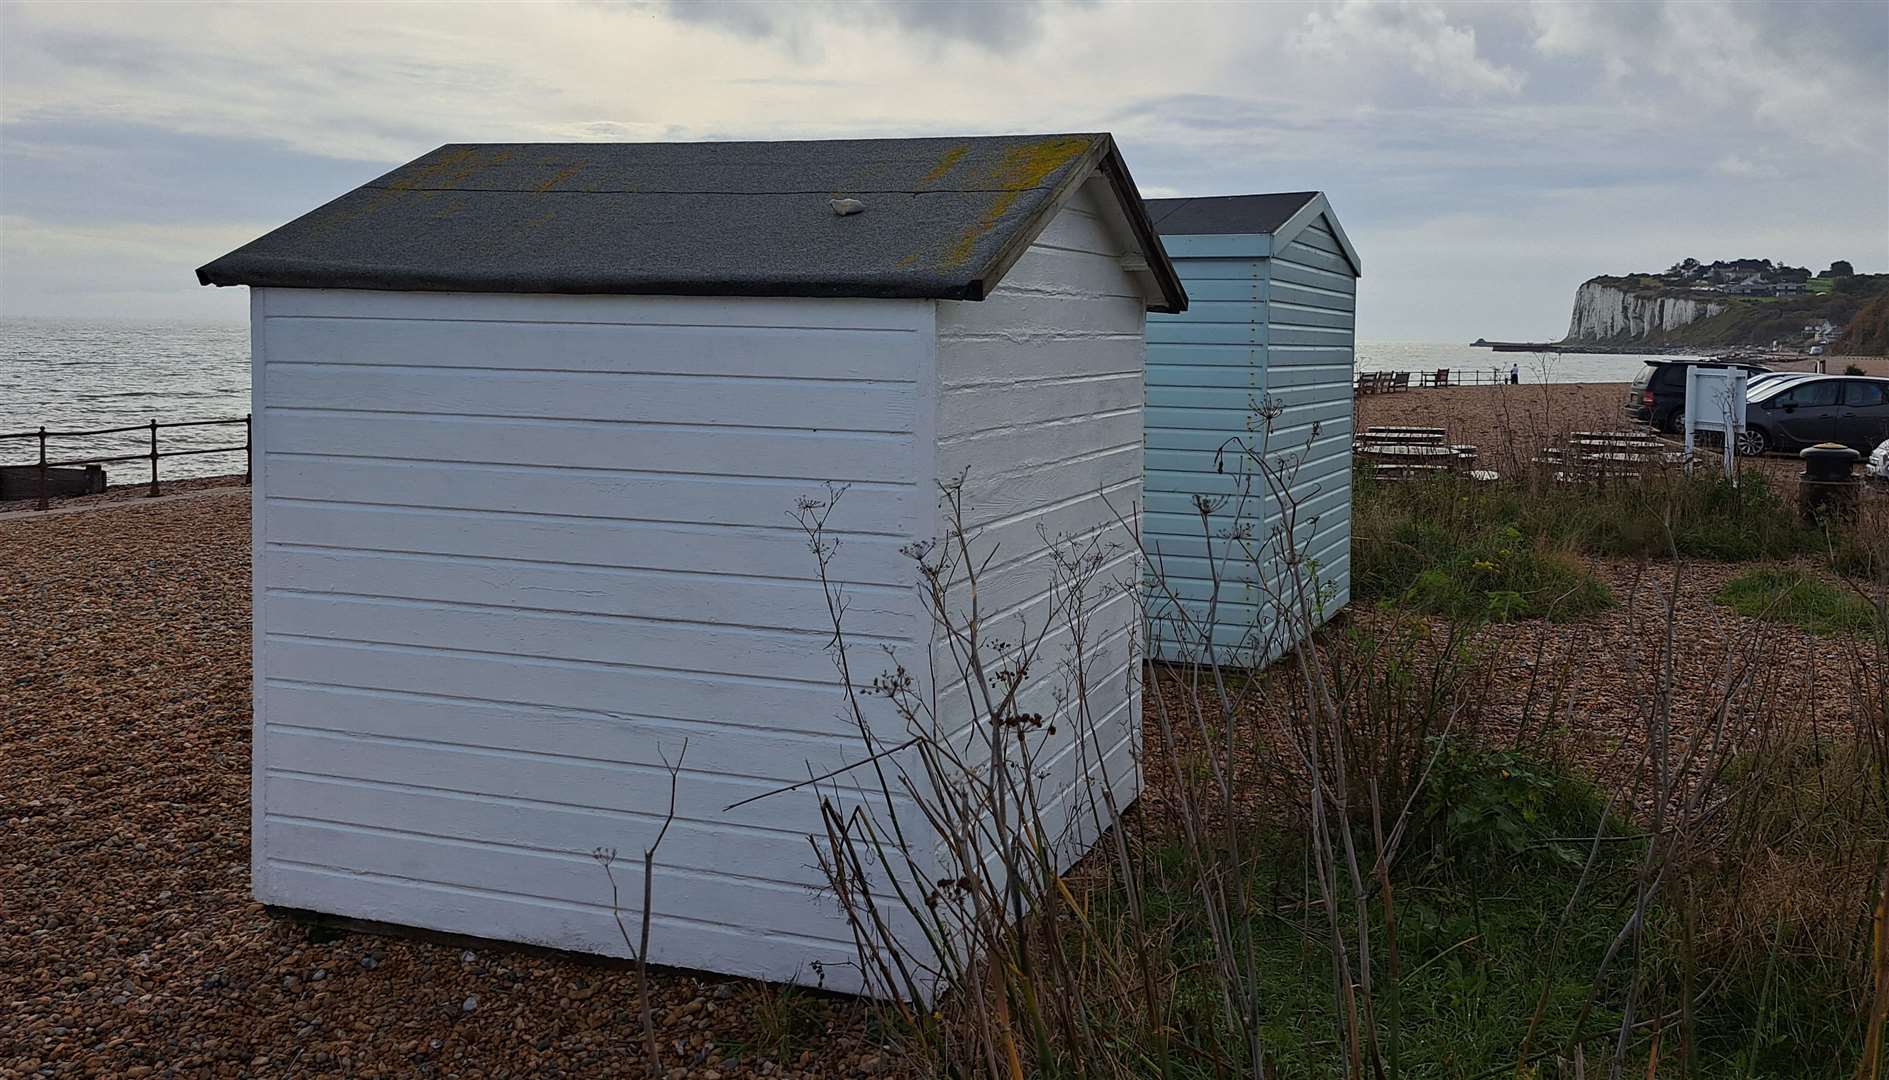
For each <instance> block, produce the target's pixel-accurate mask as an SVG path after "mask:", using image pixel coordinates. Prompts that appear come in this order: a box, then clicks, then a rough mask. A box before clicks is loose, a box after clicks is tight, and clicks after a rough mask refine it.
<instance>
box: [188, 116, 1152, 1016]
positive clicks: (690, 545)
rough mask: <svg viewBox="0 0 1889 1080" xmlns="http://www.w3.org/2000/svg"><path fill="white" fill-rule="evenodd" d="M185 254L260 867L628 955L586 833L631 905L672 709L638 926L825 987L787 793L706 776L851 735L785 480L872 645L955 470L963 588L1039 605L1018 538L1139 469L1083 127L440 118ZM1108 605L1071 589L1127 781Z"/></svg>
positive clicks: (908, 591) (1066, 759)
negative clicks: (991, 133)
mask: <svg viewBox="0 0 1889 1080" xmlns="http://www.w3.org/2000/svg"><path fill="white" fill-rule="evenodd" d="M848 200H850V201H848ZM198 277H199V279H200V280H201V281H202V282H204V283H205V284H214V285H247V286H250V287H251V323H252V342H253V344H252V348H253V372H254V390H253V393H254V408H255V441H256V445H257V450H256V456H255V467H254V502H253V528H254V603H255V630H254V633H255V637H254V658H255V686H254V691H255V726H254V737H255V742H254V777H253V834H252V835H253V846H252V851H253V856H252V873H253V888H254V891H255V895H256V897H257V898H258V899H259V900H261V901H263V902H264V903H267V904H270V905H277V906H280V907H283V908H289V909H302V910H308V911H314V912H321V913H328V914H332V915H339V916H345V917H351V918H356V919H363V920H373V921H378V922H384V923H390V924H402V925H406V926H412V927H422V928H427V929H431V930H436V931H447V932H453V933H460V934H467V935H475V936H479V937H486V938H497V939H506V940H511V941H519V942H529V943H533V944H537V945H545V946H553V947H559V948H566V949H575V950H584V951H590V952H596V953H607V954H617V955H622V954H624V953H625V952H626V949H625V947H624V943H623V939H622V937H621V936H620V934H619V931H618V926H617V915H616V913H614V912H613V909H612V905H611V889H610V886H609V883H608V882H607V881H606V879H605V877H604V875H603V874H602V872H601V870H600V868H599V867H598V865H597V864H596V862H594V861H593V860H592V858H591V857H590V855H589V853H590V852H592V851H593V850H594V849H598V848H614V849H618V850H620V851H621V852H623V853H625V855H626V856H628V857H627V858H626V860H625V861H624V862H623V863H621V864H619V865H618V866H617V868H616V875H617V878H618V881H619V883H620V884H621V885H622V888H621V893H620V895H621V897H622V911H621V914H622V916H623V918H624V919H625V920H627V921H628V923H629V925H631V926H632V927H634V926H635V922H636V920H637V919H638V918H639V914H640V913H639V911H638V910H637V909H638V908H639V907H640V904H641V896H642V881H641V866H640V852H641V851H642V850H643V848H644V847H645V846H646V845H647V844H648V843H649V842H650V841H651V839H652V837H653V836H654V835H655V833H656V830H657V829H659V828H660V827H661V825H662V823H663V821H664V820H665V817H666V812H667V807H668V803H669V797H670V796H669V792H670V785H669V774H668V772H667V771H666V769H665V767H664V762H665V760H668V761H671V762H673V761H675V760H676V758H677V756H678V755H679V753H680V751H681V747H682V745H683V742H684V740H685V739H686V740H687V741H688V752H687V758H686V762H685V763H684V766H683V769H682V771H681V773H680V775H679V777H678V781H677V795H676V798H677V808H676V815H675V820H674V822H673V824H672V826H671V827H670V831H669V834H668V836H667V838H666V840H665V843H664V845H663V847H662V848H661V849H660V851H659V853H658V856H657V870H656V874H655V880H654V882H653V885H654V890H653V891H654V896H655V900H654V903H653V904H652V905H651V906H652V909H653V911H652V916H651V918H652V923H653V927H654V933H653V942H652V952H651V957H650V959H651V960H652V961H654V962H657V963H663V964H671V965H678V966H683V967H690V968H697V969H706V970H712V971H718V972H728V973H736V974H742V975H754V976H762V977H766V978H771V979H778V980H796V981H801V982H814V981H823V982H824V984H825V985H827V986H830V987H837V988H841V989H845V988H849V987H851V986H854V985H856V980H857V972H855V971H854V970H853V969H852V968H851V967H849V964H850V962H851V961H852V958H853V945H852V941H853V938H852V935H851V933H850V932H849V930H848V928H847V926H846V925H845V923H844V922H843V921H842V920H841V918H840V917H839V916H838V914H837V913H836V911H835V909H834V905H833V902H832V900H831V899H830V898H823V897H820V896H817V895H816V894H815V892H814V889H815V887H817V886H819V885H821V884H822V881H821V879H820V875H819V873H818V871H817V870H816V869H814V863H815V859H814V856H813V851H812V850H811V847H810V844H809V841H808V836H809V834H812V833H815V832H818V831H819V830H820V825H819V819H818V813H817V808H816V805H815V802H814V797H813V796H812V795H811V794H810V793H805V792H802V793H798V794H789V795H777V796H774V797H771V798H768V799H764V800H761V801H760V802H756V803H751V804H748V805H746V806H743V807H740V808H738V809H734V810H728V809H725V808H727V807H729V806H730V805H731V804H735V803H737V802H739V801H741V800H743V799H746V798H748V797H750V796H753V795H757V794H760V793H762V792H766V791H769V790H773V789H776V788H779V787H780V786H782V785H783V784H788V783H792V782H795V781H804V780H806V779H807V778H808V777H809V776H810V775H818V774H823V773H826V772H828V771H829V770H832V769H835V768H838V767H840V766H842V765H845V764H847V763H849V762H854V761H857V760H858V759H859V757H860V746H861V740H860V736H859V733H858V731H857V730H856V729H855V727H854V725H853V724H852V722H851V721H849V720H848V719H847V718H846V715H845V709H844V706H843V701H842V695H841V692H840V691H839V689H838V687H837V686H836V681H837V680H836V676H835V673H834V668H833V664H832V660H831V658H830V657H829V656H828V655H827V653H826V651H825V645H826V642H827V639H828V637H829V636H830V626H829V624H828V621H827V619H828V616H827V610H826V605H825V600H824V594H823V592H822V590H821V587H820V585H819V584H818V582H817V580H816V566H815V563H814V560H813V557H812V556H811V555H810V554H809V552H808V550H807V545H806V542H805V538H804V537H802V536H801V535H800V534H799V532H798V531H797V530H796V529H795V528H794V526H793V523H792V521H791V520H790V518H789V513H790V512H791V511H792V510H793V508H794V506H795V503H796V500H797V499H798V498H801V497H803V496H808V495H816V496H817V495H820V494H821V493H822V486H823V485H824V484H825V483H827V482H837V483H842V484H848V485H851V487H850V490H849V491H848V492H847V494H846V495H845V496H844V497H843V498H842V499H841V501H840V503H839V504H838V507H837V509H836V510H835V512H834V515H833V518H832V520H831V521H830V522H829V526H830V527H831V528H832V529H833V530H834V535H835V536H836V537H837V538H839V539H840V540H841V541H842V546H841V547H840V549H839V551H838V553H837V555H836V556H835V558H834V562H833V573H834V575H835V576H837V577H838V578H840V579H843V581H844V582H845V586H844V587H845V589H846V590H847V595H848V597H849V602H850V605H851V607H850V611H849V614H848V617H847V623H848V629H849V631H850V632H851V634H852V635H854V640H855V641H856V642H857V643H860V644H861V645H862V646H863V647H867V648H869V649H870V650H871V653H872V657H873V658H869V659H867V660H863V661H860V660H856V661H855V663H856V665H858V666H859V667H863V668H866V669H867V674H871V673H876V672H877V671H879V670H881V669H882V668H883V666H884V660H883V658H882V654H881V653H880V651H879V649H878V646H880V645H886V646H891V647H893V648H894V649H896V650H901V651H904V650H916V651H917V653H918V654H919V655H920V656H922V655H923V652H924V650H926V649H927V648H928V647H929V646H928V644H927V642H928V634H929V629H930V624H929V621H928V618H927V615H926V613H925V612H924V610H923V608H922V605H921V604H920V602H919V600H918V598H917V596H916V595H915V590H914V589H913V585H914V581H915V574H914V568H913V566H912V564H911V562H910V561H909V559H908V558H906V557H904V556H902V555H901V554H900V549H901V547H903V546H905V545H907V544H910V543H912V542H914V541H920V540H924V539H927V538H932V537H937V536H939V535H940V534H941V533H942V532H943V531H944V528H945V522H944V520H943V518H942V516H941V511H940V509H939V505H938V487H937V485H938V483H939V482H940V481H941V480H944V479H948V478H950V477H953V476H956V475H958V474H960V473H965V472H968V474H969V481H970V483H969V487H968V494H967V496H966V501H967V503H968V506H969V510H970V515H969V516H970V524H972V525H974V526H976V527H977V528H978V530H979V531H978V534H977V539H976V546H977V548H978V550H980V551H991V550H996V551H997V552H998V554H997V556H996V559H995V563H994V567H993V575H994V576H993V577H992V580H993V581H994V582H996V583H997V584H996V585H995V586H994V588H995V589H996V593H995V594H994V595H991V596H986V597H984V598H983V602H984V603H985V604H987V605H991V609H992V610H998V609H1001V610H1005V611H1011V612H1014V613H1016V615H1017V616H1018V618H1019V619H1021V620H1023V621H1025V622H1027V621H1028V620H1029V619H1030V618H1031V617H1033V616H1035V617H1036V619H1037V621H1038V622H1039V623H1040V622H1041V621H1042V620H1041V614H1040V613H1041V612H1042V610H1044V608H1045V604H1046V593H1047V590H1048V589H1049V587H1050V580H1051V574H1050V570H1049V567H1048V564H1047V561H1046V560H1045V559H1044V557H1043V555H1042V554H1041V543H1040V541H1039V540H1038V537H1039V534H1040V533H1041V534H1048V535H1062V534H1072V535H1079V534H1094V533H1097V532H1100V531H1106V530H1108V529H1111V528H1119V527H1121V526H1120V525H1119V521H1118V518H1117V516H1116V515H1117V513H1118V512H1125V511H1126V510H1127V509H1128V508H1129V507H1131V506H1132V505H1134V504H1135V503H1136V502H1137V501H1138V499H1139V496H1140V485H1141V470H1142V454H1141V448H1142V399H1143V390H1142V365H1143V356H1144V351H1145V346H1144V339H1143V329H1144V313H1145V312H1146V311H1148V310H1155V311H1168V312H1173V311H1179V310H1182V309H1183V308H1184V307H1185V305H1186V297H1185V294H1184V292H1183V291H1182V289H1181V287H1180V284H1179V279H1178V278H1177V277H1176V275H1175V273H1174V270H1173V267H1172V266H1171V265H1170V264H1169V262H1168V260H1167V259H1166V257H1165V256H1164V255H1163V253H1162V249H1161V245H1160V241H1159V240H1158V239H1157V237H1156V235H1155V233H1154V231H1153V230H1152V228H1151V226H1150V224H1149V222H1148V219H1147V217H1146V213H1145V210H1144V208H1143V206H1142V203H1141V201H1140V199H1139V198H1138V197H1137V196H1136V193H1135V187H1134V184H1133V182H1132V181H1131V180H1130V178H1129V176H1128V173H1127V170H1126V168H1125V167H1124V165H1123V163H1122V160H1121V158H1120V156H1119V154H1118V152H1117V151H1116V149H1115V146H1114V143H1113V140H1112V139H1111V138H1110V137H1109V136H1107V135H1070V136H1040V137H1022V136H1018V137H999V138H970V139H910V140H864V141H840V142H798V143H707V144H573V145H459V146H446V147H442V148H440V149H439V150H436V151H434V152H432V153H430V154H427V155H425V156H424V157H421V158H419V159H418V160H416V161H414V162H412V163H410V164H408V165H404V166H402V167H400V168H398V169H396V170H394V171H393V172H391V173H388V174H387V175H386V176H383V177H381V178H380V179H378V180H375V181H373V182H372V183H369V184H367V185H365V186H363V187H361V188H359V189H357V190H355V191H353V192H350V193H348V194H346V195H343V196H342V197H340V198H339V199H336V200H335V201H333V202H331V203H328V204H327V205H325V206H323V207H321V208H319V209H316V210H314V211H313V212H311V213H309V214H307V215H305V216H303V217H301V218H298V219H296V220H295V221H293V222H291V223H289V224H287V225H285V226H283V227H282V228H280V229H277V230H276V231H274V232H271V233H269V234H268V235H266V236H264V237H262V238H261V239H259V240H256V241H255V242H253V243H251V244H249V245H247V246H245V247H243V248H240V249H238V250H237V251H235V252H232V253H231V254H229V255H226V256H224V257H223V258H220V259H218V260H216V261H215V262H212V263H210V264H209V265H207V266H205V267H203V268H202V269H201V270H199V271H198ZM1126 557H1127V556H1124V558H1126ZM1123 565H1124V566H1126V565H1127V564H1125V563H1124V564H1123ZM1135 625H1136V614H1135V611H1134V605H1133V604H1132V602H1130V601H1129V599H1128V598H1126V597H1120V596H1110V597H1109V598H1107V599H1098V600H1097V602H1096V610H1095V611H1094V612H1093V613H1092V624H1091V636H1092V637H1093V639H1094V643H1093V644H1092V646H1091V648H1090V650H1089V653H1088V655H1089V662H1090V663H1091V665H1092V666H1093V670H1092V671H1091V672H1090V675H1089V683H1090V685H1091V686H1092V687H1094V688H1095V690H1094V694H1095V695H1097V696H1094V697H1092V700H1091V701H1090V707H1091V710H1092V711H1093V712H1094V715H1096V716H1097V717H1100V718H1101V724H1100V729H1101V730H1103V731H1104V732H1105V733H1106V734H1107V739H1106V740H1105V743H1104V744H1103V745H1105V749H1106V753H1105V754H1104V755H1103V756H1104V757H1105V758H1106V759H1107V760H1106V762H1103V763H1102V764H1109V765H1111V767H1112V769H1113V772H1112V776H1113V777H1114V779H1115V792H1114V797H1115V799H1116V800H1117V801H1118V802H1119V803H1120V804H1126V802H1127V801H1128V800H1129V799H1130V798H1132V797H1133V794H1134V784H1135V780H1134V777H1133V767H1132V763H1131V761H1132V756H1133V752H1134V748H1135V745H1136V736H1137V733H1138V730H1139V716H1138V711H1139V703H1138V700H1137V699H1136V697H1135V693H1134V691H1133V690H1132V689H1131V685H1132V680H1130V679H1127V678H1125V677H1121V676H1123V675H1124V674H1125V673H1126V672H1128V671H1129V670H1130V664H1131V659H1130V656H1131V654H1130V645H1129V642H1130V640H1131V638H1132V637H1133V635H1134V630H1135ZM1111 676H1113V677H1111ZM1032 678H1036V679H1041V680H1048V679H1049V678H1051V674H1050V673H1048V672H1045V673H1043V674H1042V675H1040V676H1039V675H1033V676H1032ZM1043 707H1044V708H1045V710H1048V709H1050V708H1053V705H1050V704H1049V703H1047V702H1045V704H1044V705H1043ZM875 715H877V714H875ZM873 722H874V723H875V724H877V723H879V722H880V720H878V719H875V720H874V721H873ZM883 722H884V723H885V724H887V725H888V730H887V731H886V732H884V736H885V737H886V738H888V739H889V740H896V739H897V738H898V737H900V733H899V732H898V731H896V730H892V729H893V728H895V727H896V726H897V723H898V722H897V721H896V719H895V718H894V717H892V716H891V715H890V713H889V712H888V713H887V714H885V716H884V717H883ZM1066 738H1067V736H1065V739H1066ZM1068 750H1069V748H1067V747H1065V748H1063V750H1062V751H1059V752H1058V755H1057V756H1056V757H1055V765H1054V767H1053V773H1054V775H1053V778H1052V779H1051V780H1050V781H1049V783H1051V784H1060V785H1064V786H1065V788H1066V789H1067V791H1068V792H1069V798H1070V801H1071V802H1072V803H1073V802H1075V801H1078V800H1079V799H1080V798H1081V796H1082V794H1083V793H1084V792H1085V791H1086V790H1087V787H1086V786H1085V785H1084V783H1083V776H1081V775H1078V774H1079V773H1081V772H1082V769H1079V768H1078V767H1077V764H1076V763H1077V762H1078V761H1079V760H1084V761H1086V760H1088V756H1087V755H1082V754H1077V753H1073V752H1068ZM1097 764H1098V763H1096V762H1093V761H1091V762H1089V765H1088V766H1086V767H1087V768H1089V769H1091V770H1093V768H1094V767H1096V765H1097ZM1073 817H1074V815H1072V818H1073ZM1099 824H1104V823H1100V822H1091V824H1089V825H1087V826H1083V825H1077V826H1076V827H1075V828H1074V831H1073V832H1072V833H1071V835H1070V837H1068V838H1067V839H1068V844H1067V845H1066V846H1067V852H1066V857H1067V856H1072V855H1073V854H1074V853H1077V852H1079V851H1080V849H1081V847H1082V846H1083V845H1084V844H1086V843H1087V842H1089V840H1090V839H1091V838H1092V837H1093V835H1094V833H1095V830H1096V828H1097V827H1098V826H1099Z"/></svg>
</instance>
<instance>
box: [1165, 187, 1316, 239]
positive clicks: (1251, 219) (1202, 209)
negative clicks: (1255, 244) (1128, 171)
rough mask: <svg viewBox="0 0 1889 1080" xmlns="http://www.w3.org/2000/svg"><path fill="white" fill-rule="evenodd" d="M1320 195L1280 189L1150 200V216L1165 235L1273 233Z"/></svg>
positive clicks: (1312, 192)
mask: <svg viewBox="0 0 1889 1080" xmlns="http://www.w3.org/2000/svg"><path fill="white" fill-rule="evenodd" d="M1316 198H1318V192H1316V191H1280V192H1275V193H1272V194H1269V195H1209V196H1203V197H1198V198H1186V199H1149V200H1148V217H1149V219H1150V220H1152V221H1153V222H1154V227H1155V228H1156V229H1157V230H1159V232H1160V233H1161V235H1163V236H1192V235H1199V234H1213V235H1231V234H1249V235H1250V234H1270V233H1274V232H1277V231H1278V230H1279V226H1281V225H1284V224H1285V223H1286V222H1288V221H1290V220H1292V215H1294V214H1296V213H1298V212H1299V211H1300V210H1301V209H1303V208H1304V207H1305V204H1306V203H1309V202H1311V201H1312V200H1313V199H1316Z"/></svg>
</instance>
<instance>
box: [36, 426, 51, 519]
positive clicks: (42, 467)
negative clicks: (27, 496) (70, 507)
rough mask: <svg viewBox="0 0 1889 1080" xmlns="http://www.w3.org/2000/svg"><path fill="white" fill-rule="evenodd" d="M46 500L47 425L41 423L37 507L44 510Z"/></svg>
mask: <svg viewBox="0 0 1889 1080" xmlns="http://www.w3.org/2000/svg"><path fill="white" fill-rule="evenodd" d="M47 505H48V504H47V502H46V425H44V424H41V425H39V505H38V506H37V507H35V509H39V510H44V509H46V507H47Z"/></svg>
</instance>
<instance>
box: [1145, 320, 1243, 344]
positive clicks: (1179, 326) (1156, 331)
mask: <svg viewBox="0 0 1889 1080" xmlns="http://www.w3.org/2000/svg"><path fill="white" fill-rule="evenodd" d="M1265 343H1266V327H1265V325H1264V324H1262V323H1195V322H1188V321H1186V320H1182V321H1180V322H1164V323H1162V324H1161V325H1159V326H1153V325H1150V326H1149V327H1148V347H1149V348H1150V349H1153V348H1154V347H1155V346H1156V345H1193V344H1206V345H1264V344H1265Z"/></svg>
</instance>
